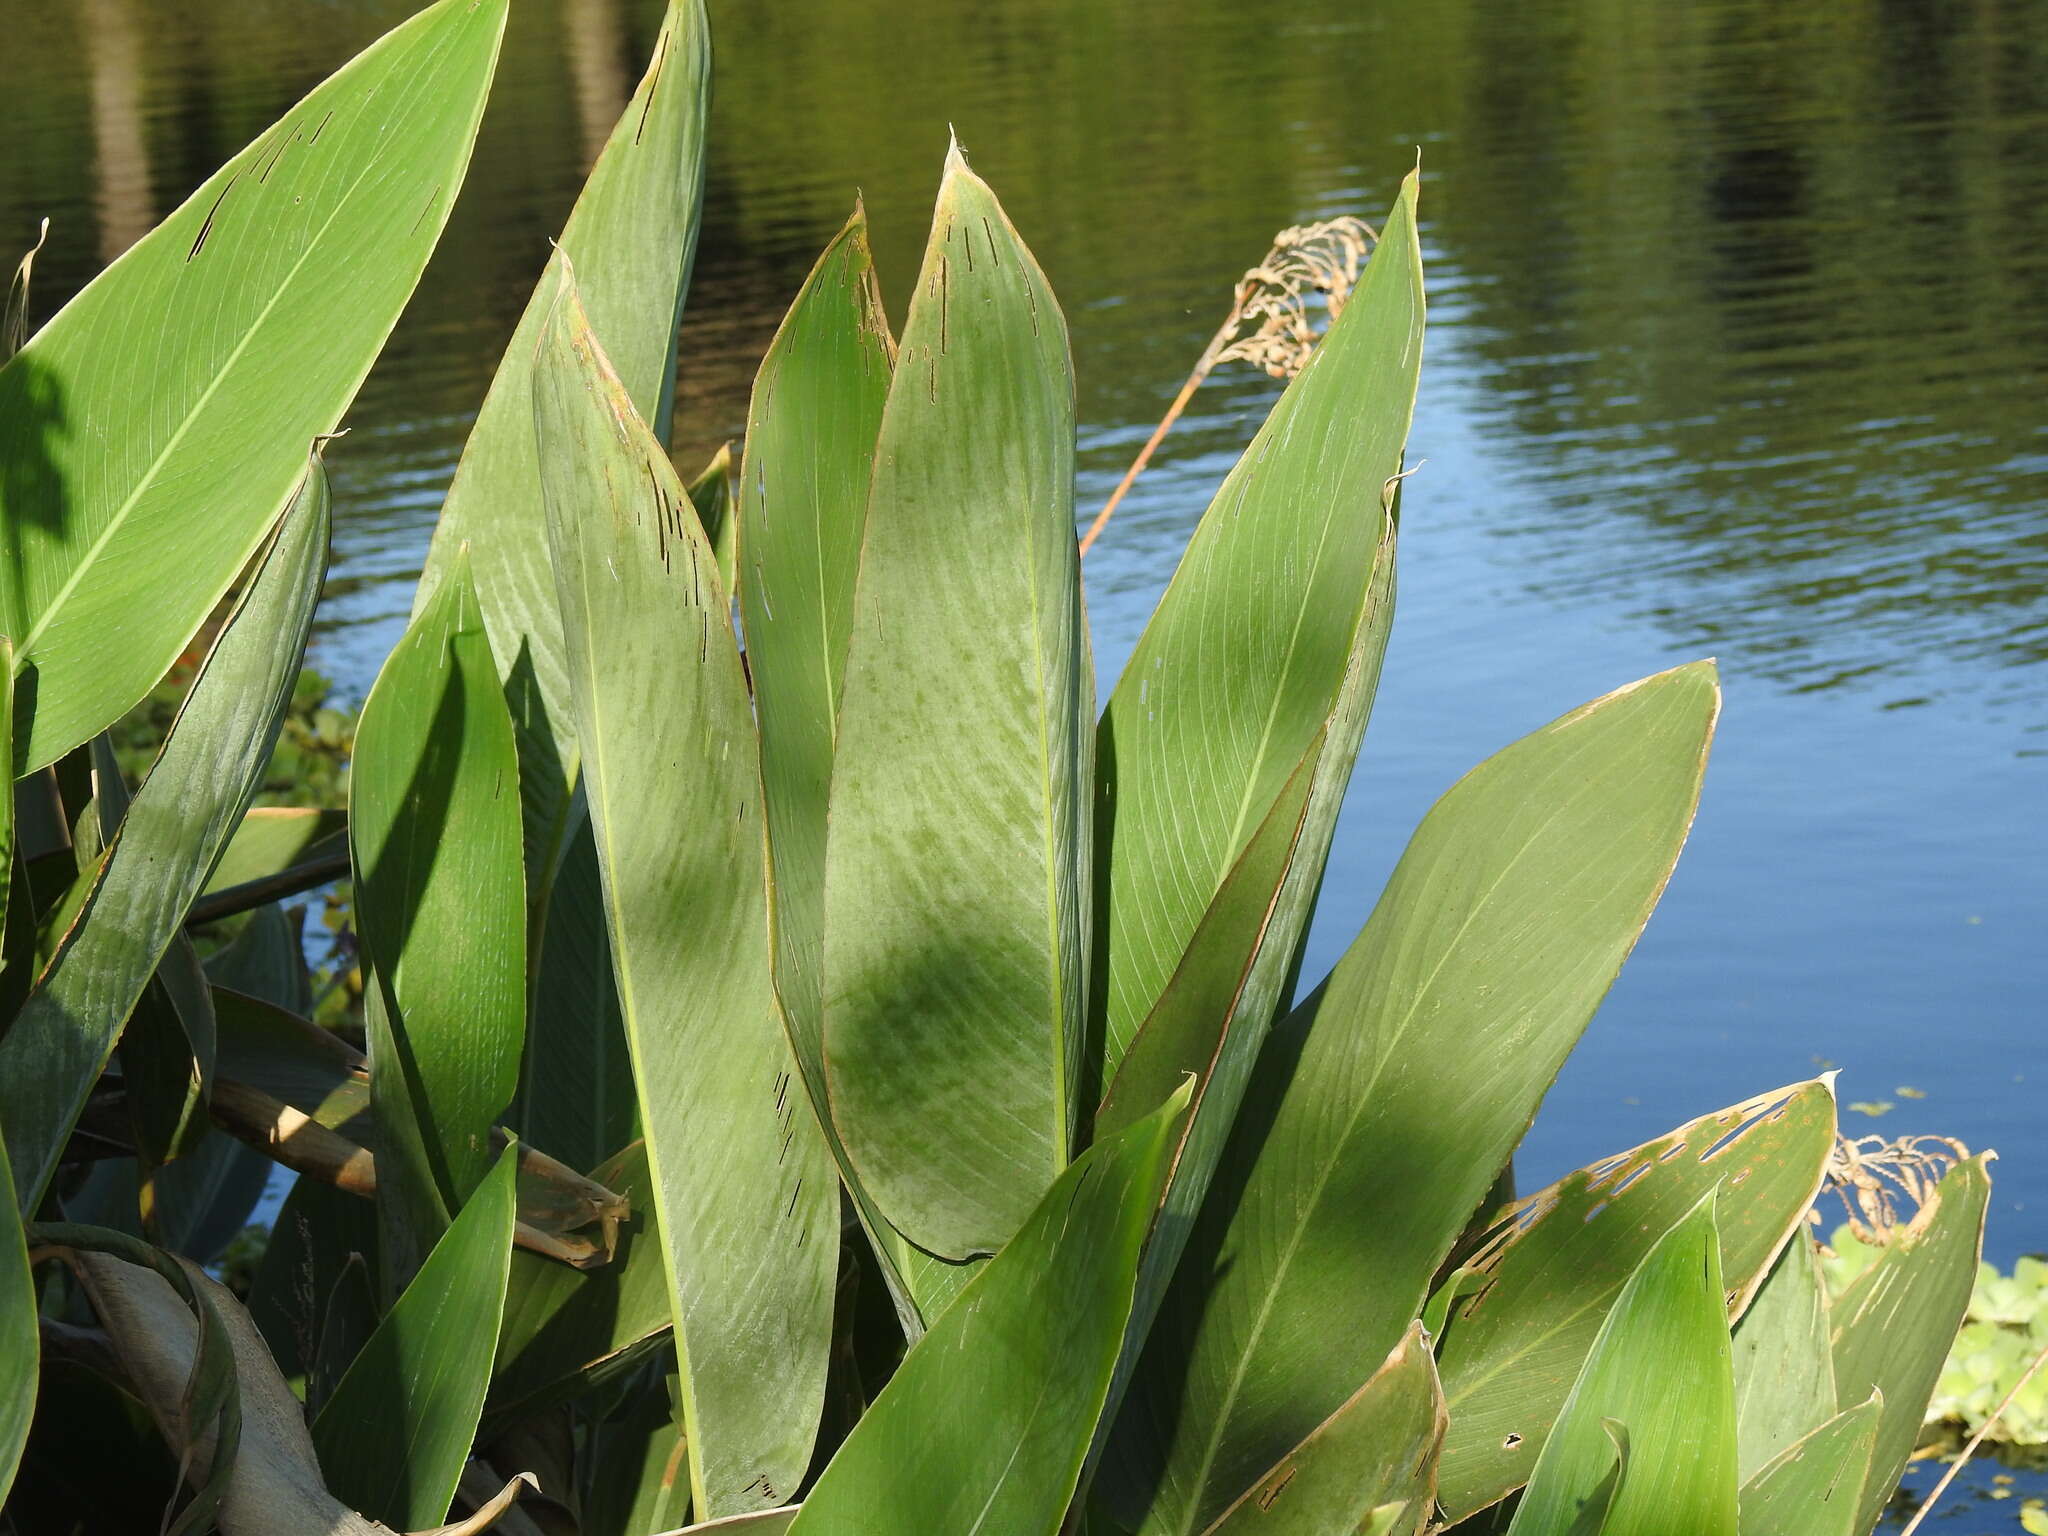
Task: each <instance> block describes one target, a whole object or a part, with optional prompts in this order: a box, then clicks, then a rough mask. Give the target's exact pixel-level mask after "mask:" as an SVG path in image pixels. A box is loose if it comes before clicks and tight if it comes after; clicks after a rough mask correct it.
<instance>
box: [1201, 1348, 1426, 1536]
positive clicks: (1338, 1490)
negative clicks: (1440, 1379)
mask: <svg viewBox="0 0 2048 1536" xmlns="http://www.w3.org/2000/svg"><path fill="white" fill-rule="evenodd" d="M1445 1423H1446V1420H1445V1417H1444V1397H1443V1391H1442V1389H1441V1388H1440V1387H1439V1386H1438V1385H1437V1377H1436V1362H1435V1360H1434V1359H1432V1358H1431V1356H1430V1352H1429V1340H1428V1338H1427V1337H1425V1336H1424V1334H1423V1332H1422V1329H1421V1327H1420V1325H1417V1326H1415V1327H1412V1328H1410V1329H1409V1330H1408V1332H1407V1333H1406V1334H1404V1335H1402V1338H1401V1342H1400V1343H1399V1344H1397V1345H1396V1346H1395V1347H1394V1352H1393V1353H1392V1354H1391V1355H1389V1356H1388V1357H1387V1361H1386V1364H1384V1365H1382V1366H1381V1367H1380V1368H1379V1369H1378V1370H1377V1371H1375V1372H1374V1373H1373V1375H1372V1377H1371V1379H1370V1380H1368V1381H1367V1382H1366V1384H1365V1385H1364V1386H1362V1387H1360V1388H1359V1389H1358V1391H1357V1392H1355V1393H1354V1394H1352V1397H1351V1399H1350V1401H1348V1402H1347V1403H1345V1404H1344V1406H1343V1407H1341V1408H1339V1409H1338V1410H1337V1411H1336V1412H1335V1413H1333V1414H1331V1415H1330V1417H1329V1418H1327V1419H1325V1420H1324V1421H1323V1422H1322V1423H1321V1424H1319V1425H1318V1426H1317V1427H1316V1429H1315V1432H1314V1433H1313V1434H1311V1435H1310V1436H1309V1437H1308V1438H1307V1439H1306V1440H1304V1441H1303V1442H1302V1443H1301V1444H1300V1445H1298V1446H1296V1447H1295V1448H1294V1449H1293V1450H1292V1451H1290V1452H1288V1453H1287V1455H1286V1456H1284V1457H1282V1458H1281V1459H1280V1462H1279V1464H1278V1465H1276V1466H1275V1467H1274V1468H1273V1470H1272V1471H1270V1472H1268V1473H1267V1474H1266V1475H1265V1476H1264V1477H1262V1478H1260V1479H1259V1480H1258V1481H1257V1482H1256V1483H1254V1484H1253V1485H1252V1486H1251V1488H1250V1489H1248V1490H1247V1491H1246V1493H1245V1494H1244V1496H1243V1497H1242V1498H1240V1499H1239V1500H1238V1501H1237V1503H1236V1504H1234V1505H1232V1506H1231V1507H1230V1509H1229V1510H1228V1511H1226V1512H1225V1513H1224V1515H1223V1517H1222V1518H1221V1519H1219V1520H1218V1521H1217V1522H1216V1523H1215V1524H1214V1525H1212V1526H1210V1527H1209V1530H1208V1532H1207V1533H1205V1536H1325V1533H1332V1532H1349V1531H1356V1530H1358V1529H1359V1528H1360V1527H1361V1526H1369V1522H1370V1521H1371V1520H1372V1519H1373V1518H1374V1517H1375V1515H1376V1513H1377V1512H1378V1511H1379V1510H1380V1509H1381V1507H1382V1506H1384V1505H1387V1504H1393V1505H1394V1506H1395V1507H1396V1509H1397V1510H1401V1511H1404V1512H1405V1511H1413V1512H1414V1513H1415V1514H1416V1516H1417V1519H1416V1520H1415V1521H1414V1522H1413V1524H1414V1525H1419V1524H1420V1523H1421V1520H1420V1516H1421V1515H1422V1514H1424V1513H1426V1512H1427V1511H1428V1509H1429V1508H1430V1506H1431V1504H1432V1503H1433V1501H1434V1498H1435V1494H1436V1456H1437V1451H1438V1448H1439V1447H1441V1446H1442V1444H1443V1439H1444V1427H1445ZM1385 1528H1386V1529H1387V1530H1389V1531H1391V1530H1395V1529H1398V1528H1400V1527H1399V1526H1398V1524H1397V1522H1396V1521H1394V1520H1393V1519H1391V1518H1390V1519H1388V1521H1387V1523H1386V1527H1385Z"/></svg>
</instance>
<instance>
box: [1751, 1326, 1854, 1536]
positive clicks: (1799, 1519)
mask: <svg viewBox="0 0 2048 1536" xmlns="http://www.w3.org/2000/svg"><path fill="white" fill-rule="evenodd" d="M1759 1304H1761V1302H1759ZM1883 1413H1884V1395H1883V1394H1882V1393H1881V1392H1872V1393H1871V1394H1870V1397H1869V1399H1868V1400H1867V1401H1865V1402H1862V1403H1859V1404H1857V1405H1856V1406H1855V1407H1854V1408H1848V1409H1845V1410H1843V1411H1842V1412H1841V1413H1838V1414H1835V1415H1832V1416H1831V1417H1829V1418H1828V1419H1827V1420H1826V1421H1825V1422H1823V1423H1822V1424H1821V1425H1820V1426H1819V1427H1818V1428H1817V1429H1814V1430H1812V1431H1810V1432H1809V1433H1808V1434H1806V1435H1804V1436H1803V1437H1801V1438H1800V1439H1799V1440H1797V1441H1795V1442H1794V1443H1793V1444H1791V1445H1788V1446H1786V1447H1785V1448H1784V1449H1783V1450H1782V1451H1780V1452H1779V1453H1778V1455H1777V1456H1776V1457H1774V1458H1773V1459H1772V1460H1771V1461H1769V1462H1767V1463H1766V1464H1765V1465H1764V1466H1762V1467H1761V1468H1759V1469H1758V1470H1757V1472H1756V1474H1755V1475H1754V1476H1752V1477H1751V1478H1749V1479H1748V1481H1746V1482H1745V1483H1743V1485H1742V1492H1741V1496H1740V1508H1741V1521H1740V1524H1741V1528H1742V1536H1864V1527H1862V1526H1859V1525H1858V1524H1857V1523H1856V1518H1857V1516H1858V1514H1859V1513H1860V1512H1861V1508H1860V1506H1861V1502H1862V1500H1861V1496H1862V1492H1863V1486H1864V1483H1865V1482H1866V1481H1867V1480H1868V1477H1869V1474H1870V1455H1871V1451H1872V1449H1873V1448H1874V1446H1875V1444H1876V1440H1877V1426H1878V1421H1879V1420H1880V1418H1881V1417H1882V1416H1883Z"/></svg>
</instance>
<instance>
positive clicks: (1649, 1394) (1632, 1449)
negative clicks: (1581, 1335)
mask: <svg viewBox="0 0 2048 1536" xmlns="http://www.w3.org/2000/svg"><path fill="white" fill-rule="evenodd" d="M1714 1199H1715V1197H1714V1196H1713V1195H1711V1194H1709V1195H1708V1196H1707V1197H1706V1198H1705V1199H1703V1200H1701V1201H1700V1203H1699V1204H1698V1205H1696V1206H1695V1207H1693V1209H1692V1210H1691V1212H1689V1213H1688V1214H1687V1215H1686V1216H1685V1217H1684V1218H1683V1219H1682V1220H1680V1221H1679V1223H1678V1224H1677V1225H1676V1226H1674V1227H1672V1228H1671V1229H1670V1230H1669V1231H1668V1232H1666V1233H1664V1234H1663V1235H1662V1236H1661V1237H1660V1238H1658V1240H1657V1243H1656V1245H1655V1246H1654V1247H1652V1248H1651V1249H1650V1251H1649V1253H1648V1254H1647V1255H1646V1256H1645V1257H1644V1259H1643V1262H1642V1263H1641V1264H1640V1265H1638V1266H1637V1268H1636V1272H1635V1273H1634V1274H1633V1275H1631V1276H1629V1279H1628V1283H1627V1284H1626V1285H1624V1286H1623V1287H1622V1290H1621V1295H1620V1296H1619V1297H1618V1298H1617V1299H1616V1300H1615V1303H1614V1307H1613V1310H1612V1311H1610V1312H1609V1313H1608V1314H1607V1318H1606V1320H1605V1321H1604V1322H1603V1323H1602V1324H1601V1325H1600V1333H1599V1336H1598V1337H1597V1338H1596V1339H1595V1340H1594V1343H1593V1348H1592V1351H1591V1352H1590V1353H1589V1354H1588V1355H1587V1356H1586V1363H1585V1366H1584V1368H1583V1369H1581V1370H1580V1372H1579V1376H1578V1380H1577V1381H1575V1382H1574V1383H1573V1384H1572V1389H1571V1395H1570V1396H1569V1397H1567V1398H1566V1399H1565V1405H1564V1409H1563V1411H1562V1412H1561V1413H1560V1414H1559V1415H1558V1419H1557V1427H1556V1429H1555V1431H1554V1432H1553V1433H1552V1434H1551V1435H1550V1436H1549V1438H1548V1439H1547V1440H1546V1441H1545V1442H1544V1446H1543V1453H1542V1454H1541V1455H1540V1456H1538V1457H1537V1459H1536V1470H1535V1472H1534V1474H1533V1475H1532V1476H1531V1477H1530V1479H1529V1487H1528V1489H1527V1491H1526V1492H1525V1493H1524V1494H1523V1495H1522V1502H1521V1506H1520V1508H1518V1509H1517V1510H1516V1512H1515V1520H1514V1524H1513V1525H1511V1526H1510V1527H1509V1532H1510V1536H1566V1533H1567V1532H1569V1531H1570V1530H1571V1529H1572V1524H1573V1522H1574V1521H1575V1520H1576V1519H1577V1518H1578V1516H1579V1513H1580V1510H1581V1508H1582V1507H1583V1506H1584V1504H1585V1503H1586V1502H1587V1501H1588V1500H1589V1499H1590V1498H1591V1497H1592V1496H1593V1495H1594V1494H1595V1492H1596V1490H1598V1489H1599V1487H1600V1484H1601V1482H1602V1481H1603V1479H1605V1477H1606V1476H1607V1473H1608V1470H1609V1468H1610V1467H1611V1466H1612V1465H1613V1464H1614V1459H1615V1444H1614V1442H1613V1440H1612V1438H1611V1437H1610V1435H1609V1432H1608V1430H1607V1427H1606V1426H1607V1424H1608V1423H1610V1422H1612V1423H1617V1424H1620V1425H1621V1426H1623V1427H1624V1428H1625V1430H1626V1431H1627V1436H1628V1439H1627V1445H1628V1451H1627V1455H1626V1468H1625V1471H1624V1473H1623V1475H1622V1477H1621V1480H1620V1486H1619V1487H1618V1488H1616V1489H1615V1490H1614V1492H1613V1495H1612V1503H1611V1505H1610V1506H1609V1507H1608V1510H1607V1514H1606V1517H1605V1519H1603V1520H1602V1521H1601V1523H1600V1527H1599V1529H1600V1532H1601V1536H1667V1533H1670V1532H1676V1531H1684V1532H1686V1533H1687V1536H1735V1510H1736V1481H1735V1384H1734V1379H1733V1375H1732V1372H1731V1366H1730V1362H1729V1352H1728V1351H1729V1346H1728V1311H1727V1297H1726V1293H1725V1292H1724V1290H1723V1289H1722V1284H1721V1250H1720V1244H1719V1242H1718V1241H1717V1239H1716V1237H1715V1234H1714Z"/></svg>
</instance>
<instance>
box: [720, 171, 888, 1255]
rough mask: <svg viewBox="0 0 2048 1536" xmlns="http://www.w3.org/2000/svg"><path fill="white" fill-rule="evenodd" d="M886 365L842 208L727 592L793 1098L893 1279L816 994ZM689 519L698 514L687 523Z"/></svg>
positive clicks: (747, 505) (775, 411)
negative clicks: (803, 1098) (855, 1160)
mask: <svg viewBox="0 0 2048 1536" xmlns="http://www.w3.org/2000/svg"><path fill="white" fill-rule="evenodd" d="M895 362H896V343H895V341H894V339H893V338H892V337H891V336H890V334H889V323H888V320H887V318H886V317H885V316H884V315H883V313H882V300H881V295H880V293H879V291H878V289H877V285H876V282H875V271H874V257H873V255H872V253H871V252H870V251H869V249H868V235H867V215H866V213H865V212H864V211H863V210H862V209H861V207H860V206H859V205H858V204H856V205H855V207H854V210H853V215H852V217H851V218H849V219H848V220H847V221H846V225H845V227H844V228H842V229H841V230H840V231H839V233H838V234H837V235H836V236H834V237H833V239H832V242H831V243H830V244H829V245H827V246H826V247H825V251H824V254H823V255H821V256H820V257H819V258H818V262H817V265H816V266H814V267H813V268H812V269H811V273H810V276H809V277H808V278H806V279H805V281H804V285H803V288H802V289H801V290H800V291H799V292H798V294H797V296H796V301H795V302H794V303H793V304H791V305H790V308H789V313H788V314H787V315H786V316H784V318H783V321H782V324H781V326H780V328H779V329H777V331H776V333H775V339H774V340H773V341H772V342H771V343H770V344H769V347H768V353H767V356H765V357H764V358H763V359H762V360H761V370H760V373H759V374H758V375H757V376H756V378H755V381H754V392H753V398H752V400H751V402H750V404H749V407H748V413H747V436H746V456H745V459H744V460H743V462H742V465H741V469H740V475H739V482H738V486H737V498H736V508H735V516H736V524H737V527H738V529H739V534H738V541H739V543H741V544H743V545H744V546H745V550H746V555H745V561H746V564H745V574H746V580H745V581H743V582H742V583H741V584H740V587H739V600H740V611H741V614H742V616H743V618H744V621H745V626H746V636H747V662H748V667H749V671H750V673H751V675H752V679H753V684H754V702H755V707H756V710H757V712H758V715H759V724H760V740H761V779H762V790H763V796H764V800H763V803H764V805H765V806H766V809H767V816H768V852H769V859H770V864H771V868H772V870H773V875H774V878H773V880H772V881H771V883H770V905H769V925H770V928H771V929H772V931H773V937H774V954H775V983H776V992H777V995H778V996H779V997H780V998H781V1000H782V1010H783V1017H784V1020H785V1023H786V1025H787V1028H788V1031H789V1039H790V1045H791V1048H792V1050H793V1051H794V1053H795V1055H796V1060H797V1066H798V1068H799V1069H800V1071H801V1073H802V1075H803V1081H804V1088H805V1090H806V1091H807V1092H808V1093H809V1094H810V1099H811V1104H812V1106H813V1108H814V1109H815V1110H816V1112H817V1115H818V1118H819V1120H820V1121H821V1123H822V1124H823V1125H824V1129H825V1135H826V1139H827V1142H828V1144H829V1145H830V1146H831V1148H832V1152H833V1157H834V1159H835V1160H836V1161H837V1162H838V1164H839V1169H840V1174H841V1177H842V1178H843V1179H844V1180H845V1182H846V1184H847V1187H848V1188H849V1190H851V1191H852V1193H853V1196H854V1199H855V1202H856V1206H857V1208H858V1210H859V1211H860V1214H861V1217H862V1220H863V1222H864V1223H865V1225H866V1226H867V1229H868V1232H869V1234H870V1236H871V1237H872V1238H873V1240H874V1243H875V1247H876V1250H877V1252H878V1253H880V1254H881V1255H882V1258H883V1261H884V1263H885V1264H887V1265H888V1266H889V1267H890V1269H891V1271H892V1272H893V1273H892V1275H891V1281H892V1284H895V1285H897V1286H899V1287H900V1286H903V1285H904V1284H905V1283H906V1282H905V1279H904V1276H903V1274H902V1273H901V1271H902V1269H903V1268H904V1267H905V1266H906V1265H910V1264H914V1263H915V1259H914V1256H913V1255H911V1254H910V1253H909V1251H908V1246H907V1244H906V1243H905V1242H904V1240H903V1238H902V1237H901V1236H900V1235H899V1234H898V1233H897V1232H895V1230H894V1229H893V1228H891V1227H890V1226H889V1225H888V1223H887V1222H886V1221H885V1220H884V1219H883V1218H882V1216H881V1215H880V1213H879V1212H878V1211H876V1210H875V1208H874V1204H873V1202H872V1201H871V1200H870V1199H869V1198H868V1194H867V1191H866V1190H865V1189H863V1188H862V1187H861V1184H860V1180H859V1178H858V1176H857V1174H856V1173H855V1171H854V1168H853V1166H852V1163H851V1161H850V1160H849V1159H848V1157H847V1155H846V1149H845V1147H844V1145H842V1144H841V1142H840V1140H839V1137H838V1134H837V1133H836V1131H835V1130H834V1128H833V1126H832V1122H831V1110H830V1105H829V1102H828V1100H827V1097H826V1085H825V1047H824V997H823V993H822V991H821V989H820V976H821V973H822V970H823V966H824V917H825V911H824V903H825V808H826V802H827V797H828V795H829V793H830V787H831V782H832V757H833V751H834V746H835V743H836V741H837V738H838V732H839V699H840V689H841V685H842V683H843V680H844V672H845V666H846V646H847V638H848V636H849V634H850V633H851V631H852V627H853V587H854V578H855V575H856V574H857V573H858V571H859V569H860V548H861V533H862V530H863V529H864V528H865V526H866V524H867V510H868V482H869V477H870V473H871V471H872V468H873V464H874V455H875V438H876V434H877V433H878V432H879V431H880V430H881V423H882V408H883V404H884V402H885V401H886V400H887V398H888V393H889V377H890V373H891V371H892V369H893V368H894V367H895ZM701 510H702V509H700V515H701Z"/></svg>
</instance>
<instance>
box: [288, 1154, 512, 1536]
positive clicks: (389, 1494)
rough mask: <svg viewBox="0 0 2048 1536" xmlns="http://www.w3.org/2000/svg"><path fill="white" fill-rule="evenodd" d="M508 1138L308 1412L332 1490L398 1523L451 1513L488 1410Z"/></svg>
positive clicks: (505, 1236)
mask: <svg viewBox="0 0 2048 1536" xmlns="http://www.w3.org/2000/svg"><path fill="white" fill-rule="evenodd" d="M516 1163H517V1154H516V1151H515V1150H514V1149H510V1148H508V1149H507V1150H506V1151H505V1152H504V1153H502V1154H500V1156H499V1158H498V1161H497V1163H496V1165H495V1166H494V1167H493V1168H492V1169H491V1170H490V1172H489V1173H488V1174H487V1175H486V1176H485V1179H484V1182H483V1183H482V1184H480V1185H478V1186H477V1190H476V1193H475V1195H474V1196H472V1197H471V1199H470V1201H469V1203H468V1204H467V1205H465V1206H464V1207H463V1208H462V1210H461V1212H460V1213H459V1214H457V1216H456V1218H455V1220H454V1222H453V1223H452V1224H451V1225H450V1226H449V1228H448V1230H447V1231H446V1232H445V1233H443V1234H442V1236H441V1240H440V1241H439V1242H437V1243H436V1244H435V1245H434V1251H433V1252H432V1253H431V1254H429V1255H428V1256H427V1261H426V1263H425V1264H423V1265H421V1266H420V1271H419V1273H418V1274H417V1275H415V1276H414V1277H413V1280H412V1284H410V1285H408V1286H407V1287H406V1288H405V1293H404V1294H403V1295H402V1296H400V1297H399V1298H398V1301H397V1302H396V1303H395V1304H394V1305H393V1306H392V1308H391V1310H390V1311H389V1312H388V1313H386V1314H385V1316H384V1319H383V1321H382V1322H380V1323H379V1324H378V1325H377V1329H376V1331H375V1332H374V1333H372V1334H371V1335H370V1337H369V1339H368V1340H367V1341H365V1343H364V1344H363V1347H362V1352H361V1353H360V1354H358V1355H357V1356H356V1358H355V1361H354V1363H353V1364H351V1365H350V1366H349V1368H348V1371H347V1372H346V1374H344V1375H343V1376H342V1378H341V1380H340V1382H338V1383H337V1384H336V1386H335V1388H334V1393H333V1395H332V1396H331V1397H329V1398H328V1400H327V1404H326V1406H325V1407H323V1408H322V1409H321V1410H320V1415H319V1417H318V1418H316V1419H315V1420H314V1421H313V1444H314V1447H315V1448H316V1449H317V1450H318V1452H319V1455H320V1468H321V1471H322V1472H323V1473H324V1474H325V1476H326V1479H327V1485H328V1487H329V1488H330V1489H332V1490H333V1492H334V1496H335V1497H336V1498H338V1499H340V1500H341V1501H342V1502H343V1503H345V1504H347V1505H349V1506H350V1507H351V1508H353V1509H359V1510H361V1511H362V1512H363V1513H364V1514H366V1515H368V1516H370V1517H371V1518H372V1519H375V1520H381V1521H383V1522H384V1524H386V1525H388V1526H390V1527H392V1528H393V1529H394V1530H400V1531H408V1530H418V1529H420V1528H421V1527H423V1526H430V1525H436V1524H439V1523H440V1522H441V1521H442V1520H443V1519H445V1518H446V1517H447V1514H448V1505H449V1503H450V1502H451V1501H452V1500H453V1499H454V1497H455V1485H456V1483H457V1481H458V1480H459V1479H460V1478H461V1476H462V1464H463V1463H464V1462H465V1461H467V1460H468V1459H469V1447H470V1441H471V1439H472V1438H473V1437H474V1436H475V1434H476V1426H477V1420H478V1419H479V1417H480V1416H481V1415H482V1412H483V1405H484V1388H485V1386H486V1385H487V1384H488V1383H489V1380H490V1374H491V1357H492V1354H493V1352H494V1351H495V1349H496V1346H497V1342H498V1323H499V1319H500V1317H501V1316H502V1315H503V1312H504V1306H505V1277H506V1269H507V1265H508V1263H509V1261H510V1259H511V1256H512V1223H513V1218H514V1213H515V1204H514V1187H515V1186H514V1177H513V1175H514V1169H515V1166H516Z"/></svg>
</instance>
